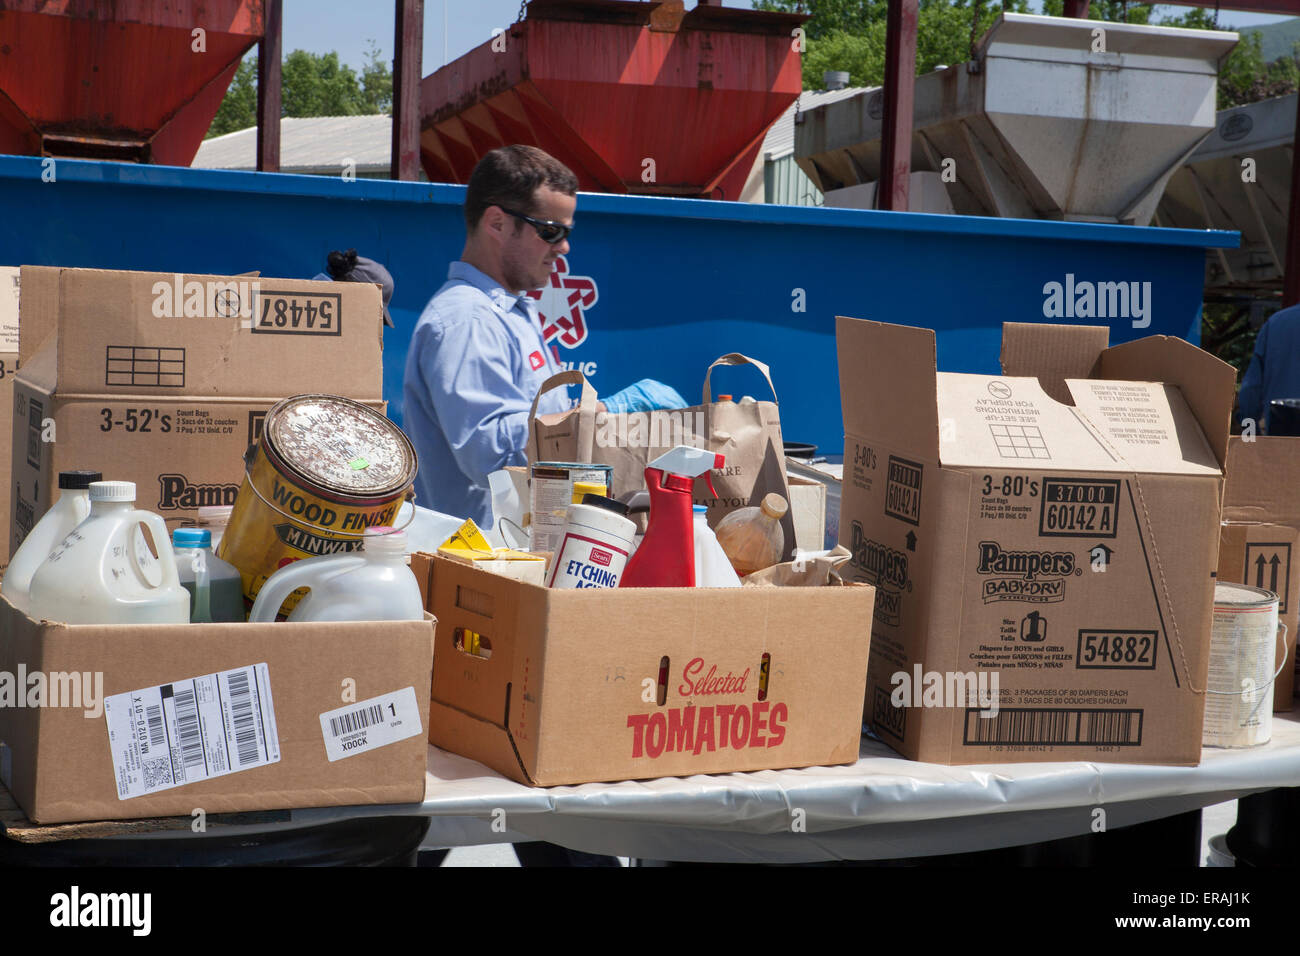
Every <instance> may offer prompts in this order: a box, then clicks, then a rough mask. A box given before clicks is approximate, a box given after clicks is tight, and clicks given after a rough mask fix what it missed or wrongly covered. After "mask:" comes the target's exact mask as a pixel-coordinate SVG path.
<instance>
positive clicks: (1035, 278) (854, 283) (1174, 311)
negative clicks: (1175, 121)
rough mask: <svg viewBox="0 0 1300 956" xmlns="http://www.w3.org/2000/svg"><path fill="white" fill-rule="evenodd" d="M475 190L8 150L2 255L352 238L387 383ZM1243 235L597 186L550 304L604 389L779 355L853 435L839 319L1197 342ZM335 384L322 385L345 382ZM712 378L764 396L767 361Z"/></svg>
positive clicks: (792, 395) (294, 244)
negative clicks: (739, 355)
mask: <svg viewBox="0 0 1300 956" xmlns="http://www.w3.org/2000/svg"><path fill="white" fill-rule="evenodd" d="M463 196H464V187H462V186H450V185H441V184H430V183H404V182H388V181H375V180H351V181H349V180H345V179H343V178H341V177H340V178H326V177H311V176H288V175H280V174H265V173H239V172H216V171H208V170H194V169H186V168H177V167H164V166H137V165H131V164H121V163H111V162H81V161H74V160H63V159H60V160H57V161H55V160H52V159H48V158H47V159H44V160H42V159H40V158H36V157H16V156H0V264H7V265H20V264H38V265H65V266H83V267H96V268H110V269H140V270H150V271H163V272H173V271H175V272H200V273H201V272H208V273H217V274H232V273H238V272H246V271H250V270H260V271H261V273H262V274H263V275H267V276H289V277H308V276H311V275H313V274H315V273H316V272H319V271H321V270H322V269H323V267H324V264H325V256H326V253H327V252H329V250H331V249H339V248H348V247H355V248H356V249H357V250H358V251H359V252H361V253H362V254H363V255H366V256H369V257H371V258H373V259H377V260H379V261H381V262H383V263H384V264H385V265H387V266H388V268H389V270H390V271H391V272H392V274H393V277H394V280H395V282H396V294H395V296H394V300H393V304H392V308H391V311H392V313H393V318H394V320H395V322H396V324H397V327H396V328H395V329H390V330H388V331H387V333H386V337H385V349H384V394H385V397H386V398H387V399H388V401H389V403H390V406H389V408H390V411H389V414H390V416H391V417H392V418H393V419H394V420H395V421H397V422H398V423H400V422H401V417H402V408H401V400H402V390H401V381H402V371H403V366H404V364H405V359H406V344H407V341H408V340H409V338H410V334H411V331H412V329H413V328H414V325H415V322H416V320H417V318H418V317H419V314H420V310H421V309H422V307H423V306H424V304H425V302H427V301H428V299H429V297H430V296H431V295H432V294H433V293H434V292H435V291H436V290H437V288H438V287H439V285H441V283H442V281H443V280H444V279H445V277H446V269H447V264H448V262H450V261H451V260H453V259H456V258H458V257H459V254H460V251H461V248H462V245H463V243H464V235H465V227H464V221H463V219H462V216H461V203H462V200H463ZM1238 241H1239V235H1238V234H1237V233H1235V232H1216V231H1192V230H1177V229H1153V228H1139V227H1133V226H1114V225H1094V224H1085V223H1067V222H1043V221H1031V220H1019V219H985V218H976V217H968V216H936V215H925V214H918V213H893V212H874V211H862V210H848V209H828V208H804V207H790V206H765V205H747V204H743V203H727V202H712V201H707V200H689V199H671V198H658V197H629V196H608V195H595V194H586V193H584V194H582V195H581V196H580V197H579V200H578V212H577V219H576V228H575V231H574V233H573V237H572V239H571V243H572V250H571V252H570V254H569V255H568V257H567V258H566V259H565V260H564V261H563V262H562V263H561V265H562V266H563V270H562V271H560V270H559V269H558V268H557V272H556V273H553V274H552V278H551V288H549V289H547V290H544V292H543V295H542V300H541V305H542V310H541V311H542V313H543V315H544V316H545V319H546V321H545V323H544V324H545V327H546V330H547V333H548V335H549V336H550V337H551V339H552V341H553V342H554V344H556V345H557V346H558V348H559V351H560V356H561V358H562V359H563V360H564V361H566V363H569V364H572V365H575V366H577V367H580V368H582V369H583V370H584V371H586V372H587V374H588V375H589V377H590V378H591V379H592V382H593V384H594V385H595V386H596V388H597V390H598V391H602V392H611V391H614V390H616V389H619V388H621V387H623V386H624V385H626V384H628V383H629V382H631V381H634V380H635V379H638V378H642V377H645V376H650V377H654V378H658V379H661V380H663V381H665V382H667V383H668V384H670V385H672V386H673V387H675V388H676V389H677V390H678V391H680V392H681V393H682V394H683V395H685V396H687V397H688V399H691V400H695V398H696V396H698V395H699V394H700V387H701V384H702V379H703V374H704V370H705V368H706V367H707V366H708V364H709V363H710V362H711V361H712V360H713V359H714V358H716V357H717V356H718V355H721V354H723V353H725V352H732V351H739V352H744V353H745V354H747V355H751V356H754V357H757V358H760V359H763V360H764V361H766V362H768V363H769V364H770V365H771V366H772V375H773V380H774V382H775V385H776V388H777V391H778V397H779V399H780V402H781V418H782V425H783V430H784V432H785V435H786V437H788V438H791V439H796V440H800V441H808V442H814V443H816V444H817V445H819V446H820V447H821V448H822V449H823V450H828V451H835V450H838V449H840V448H841V447H842V443H843V427H842V421H841V416H840V411H839V382H838V371H837V367H836V356H835V316H836V315H850V316H855V317H859V318H871V319H880V320H883V321H889V322H900V323H906V324H911V325H918V326H928V327H930V328H933V329H935V330H936V331H937V332H938V359H939V366H940V368H941V369H944V370H947V371H959V372H986V373H987V372H996V371H997V370H998V349H999V343H1000V339H1001V325H1002V323H1003V322H1006V321H1018V322H1019V321H1023V322H1049V321H1054V322H1078V323H1082V324H1091V325H1108V326H1109V327H1110V330H1111V341H1112V342H1120V341H1126V340H1129V339H1133V338H1138V337H1141V336H1145V335H1151V334H1166V335H1178V336H1182V337H1184V338H1186V339H1189V340H1190V341H1192V342H1198V341H1199V327H1200V310H1201V284H1202V281H1203V277H1204V269H1205V249H1206V248H1214V247H1220V248H1235V247H1236V246H1237V244H1238ZM332 384H333V383H331V382H328V381H322V382H321V383H320V387H321V389H322V390H324V391H328V390H330V388H331V386H332ZM714 388H715V390H717V391H722V392H729V393H732V394H734V395H735V396H736V397H737V398H739V397H740V396H741V395H743V394H753V395H754V396H755V397H762V392H763V391H764V389H765V385H764V384H763V382H762V380H761V378H760V377H759V376H758V374H757V373H756V372H754V371H753V370H748V369H743V368H741V369H725V368H724V369H720V370H719V371H718V372H717V373H716V374H715V375H714Z"/></svg>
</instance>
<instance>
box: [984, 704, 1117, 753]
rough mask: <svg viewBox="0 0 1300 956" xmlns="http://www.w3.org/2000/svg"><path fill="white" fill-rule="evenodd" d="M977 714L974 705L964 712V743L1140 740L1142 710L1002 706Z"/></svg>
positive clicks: (1065, 743)
mask: <svg viewBox="0 0 1300 956" xmlns="http://www.w3.org/2000/svg"><path fill="white" fill-rule="evenodd" d="M980 713H981V712H980V711H979V710H977V709H973V708H972V709H969V710H967V711H966V727H965V733H964V739H963V741H962V742H963V743H965V744H969V745H974V746H979V745H992V744H1053V745H1057V746H1064V747H1087V746H1094V745H1103V744H1104V745H1110V746H1119V747H1136V746H1138V745H1140V744H1141V743H1142V711H1141V710H1083V709H1071V708H1061V709H1050V708H1042V709H1033V708H1014V707H1013V708H1005V707H1004V708H1003V709H1001V710H999V711H998V713H997V716H996V717H981V716H980Z"/></svg>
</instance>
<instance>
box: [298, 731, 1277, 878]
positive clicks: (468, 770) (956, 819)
mask: <svg viewBox="0 0 1300 956" xmlns="http://www.w3.org/2000/svg"><path fill="white" fill-rule="evenodd" d="M1273 728H1274V729H1273V739H1272V741H1271V742H1270V743H1268V744H1266V745H1264V746H1263V747H1257V748H1254V749H1251V750H1206V751H1204V753H1203V755H1202V759H1201V764H1200V766H1199V767H1156V766H1149V765H1145V764H1103V763H1087V762H1076V763H1039V764H986V765H979V766H967V767H943V766H938V765H935V764H923V763H916V762H913V761H910V760H904V759H902V758H901V757H898V756H897V755H895V754H894V752H893V751H891V750H890V749H889V748H888V747H886V746H885V745H883V744H881V743H878V742H876V741H874V740H869V739H865V738H864V739H863V742H862V748H861V751H860V755H859V759H858V762H857V763H855V764H853V765H851V766H842V767H812V768H808V769H804V770H764V771H760V772H757V773H733V774H721V775H716V776H705V775H698V776H693V777H665V778H662V779H658V780H642V781H628V782H624V783H612V784H583V785H581V786H574V787H549V788H540V787H528V786H524V785H522V784H518V783H515V782H514V781H512V780H508V779H506V778H505V777H502V776H501V775H500V774H498V773H496V772H495V771H492V770H489V769H488V768H487V767H485V766H483V765H482V764H479V763H476V762H475V761H472V760H468V759H466V758H464V757H458V756H456V755H454V754H450V753H446V752H445V751H442V750H438V749H437V748H434V747H430V748H429V770H428V776H427V778H426V779H427V785H426V791H425V799H424V803H423V804H422V805H420V806H419V807H418V808H417V807H414V806H407V807H383V808H375V807H371V808H363V807H356V808H334V809H320V810H299V811H294V813H293V821H294V824H295V825H298V824H300V823H301V824H307V823H316V822H326V821H328V820H332V819H338V818H340V817H344V816H363V815H369V816H373V815H377V814H378V813H406V814H410V813H412V812H415V813H420V814H424V815H428V816H430V817H432V820H433V823H432V827H431V830H430V834H429V838H428V840H426V841H425V845H426V846H435V845H438V846H462V845H470V844H481V843H496V842H513V841H518V840H528V839H535V840H546V841H549V842H552V843H559V844H562V845H565V846H569V847H572V848H574V849H579V850H587V851H589V852H594V853H608V854H615V855H619V856H635V857H643V858H648V859H672V860H693V861H706V860H708V861H715V862H768V863H793V862H814V861H822V860H836V859H863V860H865V859H889V858H897V857H909V856H924V855H930V854H937V853H957V852H968V851H972V850H980V849H991V848H995V847H1003V846H1015V845H1019V844H1025V843H1037V842H1041V841H1045V840H1054V839H1059V838H1062V837H1067V836H1075V835H1078V834H1084V833H1088V832H1091V831H1093V830H1094V829H1095V828H1096V827H1097V826H1098V824H1099V823H1100V824H1101V825H1104V826H1105V827H1106V828H1107V829H1108V830H1113V829H1116V828H1119V827H1122V826H1128V825H1131V824H1134V823H1141V822H1145V821H1148V820H1155V819H1159V818H1162V817H1167V816H1171V815H1173V814H1176V813H1182V812H1185V811H1188V810H1194V809H1197V808H1199V807H1204V806H1209V805H1212V804H1215V803H1220V802H1222V801H1224V800H1231V799H1234V798H1236V797H1238V796H1242V795H1244V794H1247V793H1251V792H1254V791H1258V790H1266V789H1272V788H1274V787H1294V786H1300V717H1298V716H1292V715H1280V716H1279V715H1275V716H1274V724H1273ZM1098 809H1100V810H1101V811H1102V814H1101V815H1099V814H1098V813H1097V812H1096V811H1097V810H1098Z"/></svg>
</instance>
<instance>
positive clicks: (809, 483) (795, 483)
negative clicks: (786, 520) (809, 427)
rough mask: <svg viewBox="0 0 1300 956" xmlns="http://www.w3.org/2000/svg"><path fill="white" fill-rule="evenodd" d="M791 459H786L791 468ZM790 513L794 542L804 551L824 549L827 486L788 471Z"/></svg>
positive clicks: (787, 465)
mask: <svg viewBox="0 0 1300 956" xmlns="http://www.w3.org/2000/svg"><path fill="white" fill-rule="evenodd" d="M789 462H790V459H788V458H787V459H786V467H787V469H788V468H789ZM786 485H787V487H789V489H790V513H791V514H792V515H793V516H794V544H795V547H797V548H799V549H800V550H802V551H822V550H824V548H825V545H824V544H823V540H822V538H823V532H824V529H825V527H826V486H825V485H824V484H822V483H821V482H820V481H816V480H815V479H812V478H803V477H800V476H798V475H795V474H793V473H792V472H790V471H788V470H787V472H786Z"/></svg>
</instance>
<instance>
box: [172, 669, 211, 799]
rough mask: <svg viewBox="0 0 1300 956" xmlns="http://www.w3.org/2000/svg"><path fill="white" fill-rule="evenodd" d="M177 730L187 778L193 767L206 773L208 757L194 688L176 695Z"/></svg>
mask: <svg viewBox="0 0 1300 956" xmlns="http://www.w3.org/2000/svg"><path fill="white" fill-rule="evenodd" d="M176 729H177V732H179V733H180V735H181V760H182V761H183V762H184V764H185V776H187V777H188V776H189V770H190V768H191V767H198V766H202V767H203V768H204V770H205V771H206V769H207V757H206V755H205V754H204V753H203V738H202V737H201V736H200V735H199V709H198V706H197V705H196V704H195V702H194V688H193V687H191V688H189V689H188V690H182V691H179V692H177V694H176Z"/></svg>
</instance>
